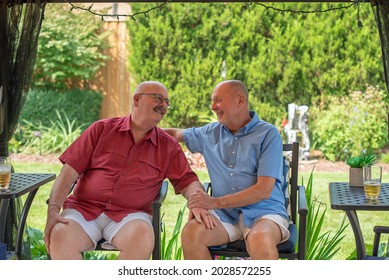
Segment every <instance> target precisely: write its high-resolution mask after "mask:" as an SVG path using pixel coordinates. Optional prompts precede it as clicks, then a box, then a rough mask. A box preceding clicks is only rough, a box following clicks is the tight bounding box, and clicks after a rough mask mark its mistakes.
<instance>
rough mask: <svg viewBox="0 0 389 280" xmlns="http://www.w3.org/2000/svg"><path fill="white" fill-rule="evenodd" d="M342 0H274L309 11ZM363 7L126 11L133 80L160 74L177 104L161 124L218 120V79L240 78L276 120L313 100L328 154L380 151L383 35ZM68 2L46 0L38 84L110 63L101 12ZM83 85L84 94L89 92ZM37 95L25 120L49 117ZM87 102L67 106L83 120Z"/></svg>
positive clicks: (315, 136) (314, 136) (85, 76)
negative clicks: (214, 99) (72, 7)
mask: <svg viewBox="0 0 389 280" xmlns="http://www.w3.org/2000/svg"><path fill="white" fill-rule="evenodd" d="M269 5H270V4H269ZM345 5H346V6H348V5H349V4H348V3H347V4H344V3H331V4H326V3H308V4H304V3H271V6H274V7H276V8H281V9H293V10H305V11H308V10H309V11H315V10H325V9H328V8H331V7H333V8H337V7H342V6H345ZM151 7H155V4H145V3H136V4H135V3H133V4H132V9H133V13H135V12H139V11H145V10H147V9H148V8H151ZM356 7H357V5H354V6H353V7H352V8H350V9H341V10H333V11H331V12H327V13H310V14H304V13H301V14H297V13H280V12H276V11H273V10H271V9H265V8H263V7H260V6H258V5H255V4H251V5H250V4H249V3H196V4H193V3H169V4H167V5H165V6H164V7H163V8H162V9H161V12H159V11H158V10H153V11H151V12H150V13H149V14H148V16H147V17H143V16H139V17H137V18H136V21H132V20H129V21H128V30H129V32H130V37H131V44H130V45H129V46H128V48H129V50H130V57H129V65H130V68H131V72H132V78H133V83H134V84H137V83H139V82H140V81H143V80H152V79H155V80H159V81H161V82H163V83H164V84H165V85H166V86H167V87H168V89H169V94H170V99H171V100H172V108H171V109H170V110H169V114H168V115H167V116H166V118H165V119H164V120H163V122H162V124H161V125H162V126H165V127H166V126H174V127H190V126H194V125H196V126H198V125H202V124H205V123H208V122H210V121H213V120H215V118H214V114H213V113H212V112H211V110H210V108H209V104H210V102H209V100H210V93H211V91H212V89H213V87H214V86H215V85H216V84H217V83H218V82H220V81H222V80H223V79H240V80H242V81H243V82H245V83H246V85H247V86H248V88H249V91H250V104H251V108H252V109H254V110H256V111H257V112H258V113H259V115H260V117H261V118H263V119H264V120H266V121H269V122H270V123H273V124H275V125H276V126H280V124H281V122H282V120H283V119H284V118H285V117H286V115H287V113H286V111H287V105H288V104H289V103H291V102H294V103H296V104H298V105H308V106H309V108H310V109H309V114H310V115H309V127H310V131H309V132H310V137H311V143H312V145H311V149H317V150H321V151H323V152H324V155H325V157H326V158H327V159H330V160H344V159H345V158H346V157H347V156H349V155H353V154H354V155H355V154H360V153H361V152H362V151H361V149H365V148H366V147H370V148H371V149H374V152H376V153H377V154H380V152H381V150H382V148H384V147H385V145H386V144H387V140H386V139H387V119H386V113H385V110H387V106H388V96H387V94H386V91H385V92H382V89H385V85H384V78H383V67H382V61H381V49H380V41H379V36H378V31H377V27H376V23H375V20H374V14H373V12H372V10H371V7H370V4H368V3H367V4H361V5H360V12H359V18H360V19H361V21H362V23H363V28H358V24H357V19H358V10H357V9H356ZM68 8H69V6H66V5H65V9H64V8H63V6H61V5H48V9H49V10H48V11H47V13H50V16H47V17H46V19H45V21H44V24H43V26H42V34H41V38H40V41H39V52H38V57H37V64H36V70H35V73H34V78H35V80H34V88H37V87H41V86H42V87H44V88H45V89H51V88H53V87H54V88H61V90H63V92H65V93H66V94H68V93H69V92H68V89H69V88H70V87H72V86H79V87H83V86H84V85H85V83H86V81H87V80H89V79H91V78H92V77H93V75H94V73H95V72H96V70H97V68H98V67H99V66H100V65H102V64H103V63H104V59H105V57H103V56H102V55H101V54H102V53H103V52H102V50H103V49H104V48H105V47H106V46H107V42H106V40H105V39H106V35H107V34H104V33H101V31H100V30H101V29H100V27H101V21H100V19H99V17H95V16H93V15H91V14H90V13H87V12H78V13H75V12H74V11H73V12H69V11H68ZM65 22H66V24H64V23H65ZM80 23H81V24H80ZM371 87H374V88H375V90H374V94H375V93H378V94H379V96H378V95H377V98H365V97H361V98H359V99H355V97H354V96H355V92H361V93H362V94H361V96H364V95H366V94H367V95H368V92H369V91H370V88H371ZM381 93H382V94H381ZM79 94H80V99H82V97H81V95H83V94H84V93H83V92H81V91H80V93H79ZM32 95H34V94H32ZM64 96H65V98H69V99H73V98H75V99H77V97H72V96H71V95H64ZM378 97H379V98H378ZM49 99H50V98H49ZM89 100H92V99H89ZM30 102H31V100H28V101H27V103H26V106H25V108H24V109H23V112H22V114H23V115H27V116H28V117H27V120H29V118H30V117H31V116H33V115H34V116H36V118H37V119H40V120H47V119H48V118H47V116H49V118H50V119H51V116H50V115H47V113H46V112H45V110H35V105H31V106H29V103H30ZM73 102H74V101H73ZM82 102H83V103H81V102H77V101H75V103H74V104H77V106H75V105H70V107H68V105H66V106H64V107H63V108H64V110H65V111H66V113H67V114H68V115H69V118H70V119H71V120H74V119H75V118H77V122H78V123H84V122H85V121H84V120H79V118H80V117H82V116H81V114H78V115H73V113H71V110H72V108H71V107H74V108H77V109H78V110H79V112H82V111H83V110H86V109H87V108H89V107H88V105H87V104H88V101H82ZM70 103H71V102H69V104H70ZM84 104H86V106H83V105H84ZM361 106H363V107H361ZM356 107H358V110H357V111H355V112H354V111H353V110H354V109H355V108H356ZM28 111H30V112H28ZM32 111H33V112H32ZM336 112H338V113H336ZM351 112H352V113H351ZM366 112H368V114H369V117H368V119H366V118H365V117H364V114H365V113H366ZM52 113H53V114H54V113H55V111H54V110H53V111H52ZM358 114H359V115H358ZM329 115H334V116H333V117H331V116H329ZM54 117H55V116H54ZM22 118H24V117H23V116H22ZM355 120H357V121H355ZM86 122H89V120H88V121H86ZM350 123H355V125H353V126H352V127H351V126H350V125H349V124H350ZM360 132H361V133H360ZM371 135H374V137H371Z"/></svg>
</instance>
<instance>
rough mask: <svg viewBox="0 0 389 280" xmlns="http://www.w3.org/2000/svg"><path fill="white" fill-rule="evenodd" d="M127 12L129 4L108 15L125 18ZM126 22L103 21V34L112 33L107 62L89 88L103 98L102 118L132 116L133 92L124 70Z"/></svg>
mask: <svg viewBox="0 0 389 280" xmlns="http://www.w3.org/2000/svg"><path fill="white" fill-rule="evenodd" d="M115 5H117V6H116V7H115ZM130 10H131V9H130V6H129V5H128V4H125V3H120V4H117V3H116V4H114V7H113V9H112V10H111V11H110V12H108V14H113V12H112V11H115V12H116V13H117V14H126V13H129V12H130ZM126 20H128V19H127V18H122V17H120V18H119V20H118V19H117V17H114V18H111V19H109V18H108V19H107V18H106V17H105V18H104V24H103V28H104V31H109V32H111V34H110V36H109V39H108V41H109V44H110V46H111V47H110V48H108V49H107V50H106V55H108V56H109V57H110V59H109V60H108V61H107V63H106V65H105V66H104V67H103V68H102V69H101V70H100V71H99V72H98V74H97V75H96V77H95V78H94V79H93V81H92V88H93V89H95V90H97V91H99V92H102V93H103V95H104V99H103V102H102V108H101V111H100V117H101V118H110V117H117V116H126V115H128V114H129V113H130V112H131V104H132V91H133V90H131V88H130V73H129V71H128V67H127V61H128V42H129V35H128V30H127V26H126Z"/></svg>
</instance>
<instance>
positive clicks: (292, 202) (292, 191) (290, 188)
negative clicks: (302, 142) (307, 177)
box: [283, 142, 299, 224]
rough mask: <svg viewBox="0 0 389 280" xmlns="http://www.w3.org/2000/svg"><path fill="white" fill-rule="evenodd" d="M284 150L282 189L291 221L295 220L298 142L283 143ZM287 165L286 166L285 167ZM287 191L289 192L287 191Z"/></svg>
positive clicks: (294, 221)
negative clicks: (283, 181)
mask: <svg viewBox="0 0 389 280" xmlns="http://www.w3.org/2000/svg"><path fill="white" fill-rule="evenodd" d="M283 151H284V179H285V183H284V190H285V194H286V195H285V206H286V207H287V208H288V209H289V210H290V211H289V215H290V218H291V220H292V221H293V223H294V224H295V223H296V222H297V221H296V219H297V192H298V189H299V187H298V184H297V182H298V166H299V143H298V142H293V143H291V144H283ZM286 167H288V168H286ZM288 192H289V193H288Z"/></svg>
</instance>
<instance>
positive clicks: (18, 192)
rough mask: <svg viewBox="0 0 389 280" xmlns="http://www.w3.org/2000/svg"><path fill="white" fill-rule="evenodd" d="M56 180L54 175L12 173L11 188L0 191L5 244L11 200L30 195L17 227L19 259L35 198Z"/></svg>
mask: <svg viewBox="0 0 389 280" xmlns="http://www.w3.org/2000/svg"><path fill="white" fill-rule="evenodd" d="M55 178H56V175H55V174H53V173H12V174H11V181H10V185H9V188H8V189H7V190H1V191H0V242H3V243H4V240H5V236H6V232H5V228H6V220H7V214H8V210H9V207H10V201H11V199H16V198H18V197H20V196H22V195H24V194H28V196H27V198H26V200H25V202H24V204H23V209H22V212H21V214H20V221H19V223H18V225H17V233H16V242H15V254H16V257H17V258H18V259H21V258H22V245H23V244H22V243H23V232H24V228H25V225H26V220H27V215H28V212H29V210H30V207H31V204H32V202H33V200H34V197H35V195H36V193H37V191H38V189H39V188H40V187H41V186H43V185H45V184H46V183H48V182H50V181H53V180H54V179H55Z"/></svg>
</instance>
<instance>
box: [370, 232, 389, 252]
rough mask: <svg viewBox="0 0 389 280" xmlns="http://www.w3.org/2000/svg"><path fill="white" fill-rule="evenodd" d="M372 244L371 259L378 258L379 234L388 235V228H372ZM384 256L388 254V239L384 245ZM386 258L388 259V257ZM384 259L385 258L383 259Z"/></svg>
mask: <svg viewBox="0 0 389 280" xmlns="http://www.w3.org/2000/svg"><path fill="white" fill-rule="evenodd" d="M374 232H375V235H374V243H373V251H372V256H373V257H378V249H379V245H380V239H381V234H382V233H384V234H389V227H388V226H375V227H374ZM386 246H387V248H386V254H388V252H389V239H388V243H387V244H386ZM386 257H389V256H388V255H387V256H386ZM384 258H385V257H384Z"/></svg>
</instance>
